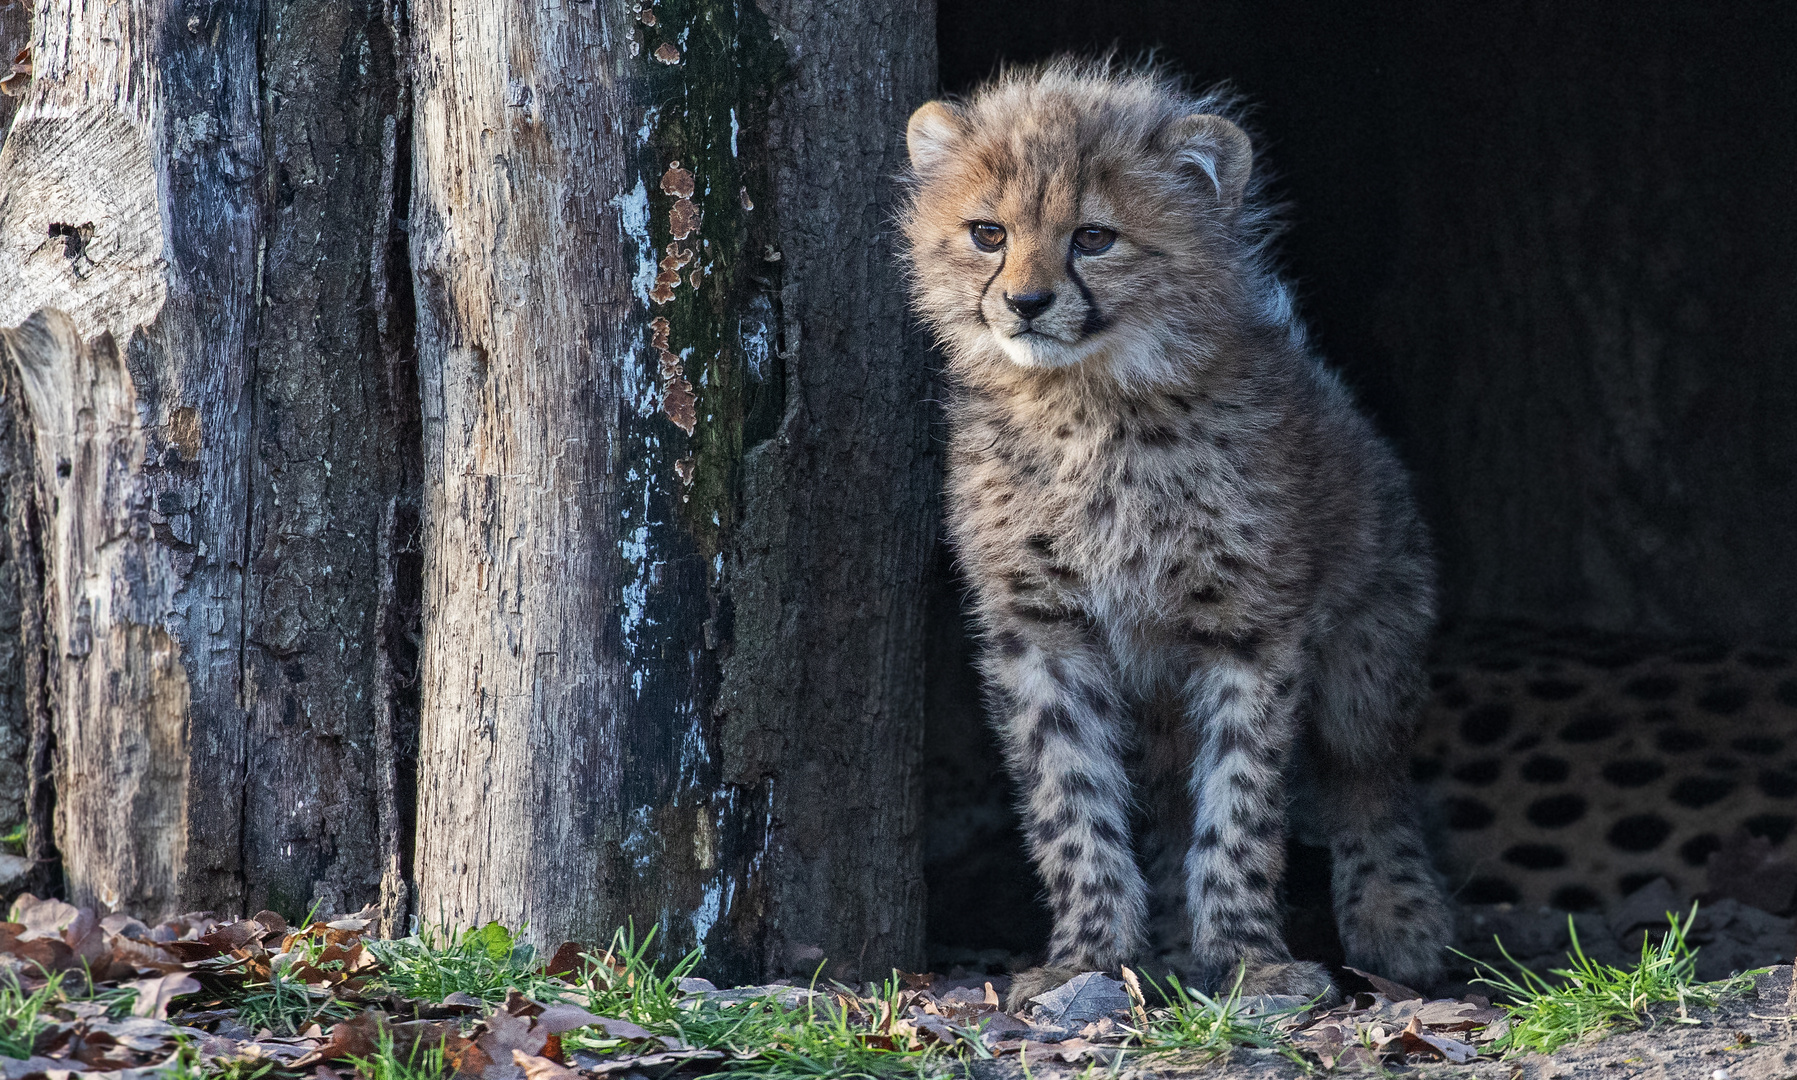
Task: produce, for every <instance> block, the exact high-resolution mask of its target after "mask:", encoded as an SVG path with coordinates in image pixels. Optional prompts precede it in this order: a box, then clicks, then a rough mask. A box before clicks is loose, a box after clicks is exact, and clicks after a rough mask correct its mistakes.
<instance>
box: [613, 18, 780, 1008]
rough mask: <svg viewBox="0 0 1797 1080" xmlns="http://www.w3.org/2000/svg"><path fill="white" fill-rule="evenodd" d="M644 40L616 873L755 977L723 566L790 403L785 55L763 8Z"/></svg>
mask: <svg viewBox="0 0 1797 1080" xmlns="http://www.w3.org/2000/svg"><path fill="white" fill-rule="evenodd" d="M630 32H631V33H632V34H633V35H634V36H635V38H636V44H635V49H634V52H635V60H636V63H637V68H636V72H635V76H636V78H637V79H638V80H639V82H638V93H637V95H636V96H637V100H639V101H641V102H642V103H643V104H644V115H643V123H642V128H641V129H640V130H641V131H642V132H643V133H644V135H645V137H644V139H643V141H642V143H641V145H640V147H639V154H638V159H637V161H636V172H637V174H638V176H639V177H640V179H641V183H642V190H643V191H646V193H647V210H648V219H647V222H646V235H645V234H644V233H643V232H639V233H638V234H637V242H638V245H639V247H640V246H642V244H643V243H644V241H647V243H648V248H649V249H648V250H646V251H640V252H639V257H640V258H641V259H642V260H643V263H642V264H641V270H640V271H639V274H638V285H639V287H640V289H639V295H638V296H637V300H638V301H639V303H641V304H642V305H643V337H642V339H641V346H640V350H641V352H640V357H641V362H639V363H638V364H636V365H634V377H635V379H636V380H637V383H636V385H634V386H633V385H629V379H630V377H631V375H630V374H629V372H630V368H627V375H626V379H627V385H626V395H627V397H629V398H631V399H633V400H634V402H635V405H636V407H635V408H634V409H631V408H626V409H625V410H624V415H623V416H622V417H621V418H620V421H621V428H622V436H623V439H622V443H621V446H622V452H621V458H622V460H620V461H618V462H617V469H618V473H619V475H620V476H621V477H623V478H624V494H623V498H622V500H621V502H620V520H619V522H618V536H619V537H620V538H621V547H622V552H621V553H622V556H623V561H624V564H625V565H624V574H625V582H626V583H625V585H624V591H623V597H622V604H621V607H620V611H619V623H620V631H621V633H620V637H621V640H622V642H623V647H624V649H625V650H626V654H627V659H628V666H629V669H630V672H631V677H632V681H633V691H634V709H633V714H632V715H631V717H630V718H629V720H628V723H627V730H628V731H629V740H628V749H627V750H626V751H625V752H624V753H625V755H626V758H627V766H626V768H624V769H623V770H622V772H623V777H624V779H623V781H622V784H623V788H624V792H623V805H624V806H626V807H631V808H633V809H632V810H631V811H630V815H631V819H630V821H629V822H628V824H627V825H626V830H625V834H624V836H623V839H622V842H621V843H620V844H619V846H618V849H617V851H616V855H615V858H616V859H617V860H618V863H617V865H616V866H615V869H616V870H617V871H618V873H617V874H616V875H615V878H614V880H619V881H626V882H629V883H630V884H629V887H628V889H627V891H628V892H629V894H630V895H629V896H628V897H627V898H626V900H625V902H624V910H625V911H626V912H628V913H630V914H631V915H632V916H633V917H635V918H636V919H637V920H638V921H639V923H641V922H648V921H653V922H658V923H660V924H662V927H663V930H662V936H661V938H660V947H661V949H662V950H663V951H664V953H666V954H668V955H672V956H677V955H679V954H680V953H681V952H684V951H685V950H687V949H690V948H692V947H694V946H697V945H701V944H703V945H704V946H705V947H706V951H707V957H708V968H709V969H710V970H712V971H713V972H715V973H716V974H718V975H720V976H725V977H748V976H750V975H752V974H754V972H755V965H756V963H757V956H758V952H759V949H758V937H759V935H760V934H761V933H763V932H764V931H763V928H762V925H761V923H762V920H761V919H760V917H759V916H760V908H761V903H760V900H759V899H758V897H757V895H756V893H757V886H756V883H755V882H754V881H753V880H752V874H751V871H752V869H753V867H754V865H755V857H756V854H757V852H758V851H759V850H760V846H761V834H760V830H761V829H762V828H763V826H764V822H765V821H766V809H767V793H766V792H765V791H760V790H756V791H745V790H743V789H741V788H739V787H735V786H732V785H729V784H727V783H725V782H724V779H723V776H722V772H721V768H720V766H719V764H718V762H719V759H720V757H721V755H720V754H719V753H718V751H717V742H718V738H717V731H716V727H717V721H716V719H715V717H714V715H713V705H714V703H715V701H716V699H717V694H718V686H719V678H720V674H719V673H720V669H721V663H722V659H723V657H724V656H725V655H727V654H728V652H729V650H730V648H731V627H732V609H731V600H730V596H729V590H728V580H727V578H728V571H727V569H726V567H725V559H726V557H727V553H728V551H729V549H730V542H731V537H732V534H733V530H734V529H735V527H736V525H737V523H738V521H739V519H740V516H741V513H742V505H741V504H742V463H743V455H744V453H745V451H746V449H747V448H748V447H750V446H752V445H753V444H754V442H756V441H757V440H759V439H764V438H766V437H768V436H769V435H770V434H771V433H772V431H773V429H774V427H775V425H776V423H777V421H778V418H779V416H780V415H781V412H782V410H783V407H784V391H783V383H784V372H783V370H782V366H781V363H780V359H779V348H778V345H777V339H778V331H777V327H778V324H779V318H778V303H779V272H778V271H779V268H780V267H779V261H778V259H777V258H776V257H774V256H775V251H774V248H773V246H772V245H773V237H774V230H773V227H772V221H771V214H770V210H771V207H772V202H773V200H772V199H771V198H770V197H768V196H767V195H766V192H767V190H768V179H767V155H766V152H765V142H766V135H765V133H766V128H767V110H768V105H769V102H770V100H771V98H772V96H773V93H774V90H775V88H776V87H777V86H778V83H779V80H780V79H781V78H782V75H783V72H784V70H785V55H784V51H783V49H782V48H781V46H780V45H779V44H778V42H777V41H776V40H775V38H774V35H773V33H772V32H771V30H770V28H769V27H768V25H767V22H766V20H765V18H764V17H763V16H762V15H761V13H760V11H759V10H758V9H757V8H756V7H755V6H754V5H753V4H742V5H738V4H732V3H727V2H720V0H664V2H662V3H658V4H655V5H654V6H646V5H645V6H643V7H642V8H641V9H640V10H638V11H637V12H636V13H635V16H634V24H633V25H632V27H631V28H630ZM638 209H639V211H640V209H641V206H640V204H639V206H638ZM651 263H653V264H654V275H655V278H656V281H655V283H654V285H653V286H649V285H648V281H649V276H650V264H651ZM645 292H646V293H647V295H643V293H645ZM688 394H690V395H691V396H690V397H687V396H686V395H688Z"/></svg>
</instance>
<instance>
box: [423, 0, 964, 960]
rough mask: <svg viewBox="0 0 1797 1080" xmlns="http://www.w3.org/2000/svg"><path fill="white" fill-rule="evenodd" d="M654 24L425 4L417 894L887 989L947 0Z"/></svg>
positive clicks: (918, 554) (911, 686)
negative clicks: (897, 252) (912, 119)
mask: <svg viewBox="0 0 1797 1080" xmlns="http://www.w3.org/2000/svg"><path fill="white" fill-rule="evenodd" d="M646 15H647V17H642V16H640V15H639V14H638V13H637V12H636V5H633V4H626V3H623V2H621V0H601V2H598V3H595V4H577V5H570V6H568V7H566V8H558V9H554V10H553V11H545V12H532V11H527V10H523V9H518V8H516V7H508V8H497V7H495V6H494V5H492V4H491V3H488V2H485V0H435V2H431V3H424V4H420V5H418V6H417V7H416V8H415V10H414V27H415V33H416V37H417V41H418V51H417V56H418V57H419V61H418V77H419V83H418V89H417V100H418V124H417V128H416V131H417V138H416V141H415V154H416V159H417V162H418V170H417V189H416V198H415V201H414V207H413V213H412V223H413V229H412V239H413V263H414V265H415V266H416V267H417V268H418V275H419V277H418V280H419V289H420V300H419V312H420V326H419V336H418V340H419V355H420V377H421V382H422V385H423V390H424V401H425V405H424V416H425V435H426V439H425V443H426V460H427V468H426V481H425V500H424V547H425V552H426V555H425V558H426V570H425V584H424V592H425V599H426V612H427V614H426V621H425V628H424V632H425V642H424V655H423V659H422V667H423V680H422V681H423V689H422V694H423V712H422V715H423V722H424V729H423V735H422V756H421V760H420V767H419V776H420V787H421V792H420V806H419V833H418V856H417V875H418V891H419V904H420V907H421V908H422V909H423V910H425V911H431V912H435V911H441V912H443V914H444V915H445V917H446V918H447V919H448V921H449V922H450V923H451V924H466V923H469V922H475V921H480V920H484V919H488V918H498V919H503V920H506V921H508V922H512V923H514V924H515V923H518V922H526V921H527V922H529V923H530V925H531V927H532V932H533V934H534V935H535V936H536V937H537V938H538V939H539V940H540V941H541V942H544V943H549V944H553V943H555V942H556V941H558V940H560V939H562V938H574V939H580V940H586V941H589V942H596V943H603V941H604V940H605V939H606V938H607V937H608V936H609V934H610V933H611V931H612V929H613V928H614V927H617V926H620V925H623V924H624V923H625V922H626V921H627V920H634V921H635V923H636V925H637V926H638V927H643V926H646V925H649V924H651V923H660V924H661V927H660V937H659V938H658V942H659V945H660V948H661V949H662V950H663V952H664V954H671V955H675V956H678V955H679V954H680V953H682V952H684V951H685V950H687V949H689V948H692V947H695V946H698V945H703V946H705V948H706V955H707V962H708V966H709V967H710V969H711V970H712V971H713V972H715V973H716V974H718V975H719V976H720V977H724V978H747V977H753V976H757V975H768V974H783V973H787V972H798V971H802V972H804V973H806V974H809V973H810V972H812V971H813V970H814V969H815V967H816V965H817V962H818V961H819V960H823V959H828V960H829V961H830V962H831V964H832V966H831V967H830V969H829V972H828V973H829V974H832V975H837V976H840V977H853V976H854V975H855V974H856V973H867V974H871V975H875V976H878V975H880V974H883V973H884V972H885V971H886V970H887V969H888V968H889V967H890V966H891V965H894V964H906V965H915V964H916V963H918V962H919V961H920V960H921V953H922V918H921V916H922V896H921V885H920V877H919V874H918V862H919V856H918V836H917V800H916V788H917V781H916V758H917V753H918V740H919V737H920V735H921V730H922V710H921V682H922V672H921V663H920V655H919V651H918V647H917V640H918V633H917V627H918V622H919V617H920V611H921V603H922V589H921V581H922V578H923V576H924V574H925V571H926V567H927V559H928V552H929V541H930V537H931V536H932V534H933V529H934V525H933V517H932V513H933V511H932V506H933V492H934V486H935V479H934V475H935V470H934V463H933V461H932V460H931V458H930V456H929V448H928V447H929V443H928V433H927V426H928V418H929V406H928V404H927V398H928V397H929V395H928V393H927V392H926V385H927V381H928V377H927V365H926V362H925V356H924V350H923V348H922V343H921V342H920V341H918V340H916V339H915V338H913V337H912V336H911V335H910V333H909V332H908V330H907V326H908V323H907V319H906V316H905V311H904V307H903V303H904V301H903V290H902V288H901V286H900V282H899V278H898V269H897V265H896V261H895V259H894V251H893V246H892V242H891V236H890V234H889V233H888V231H887V219H886V215H887V213H888V209H889V207H890V206H891V205H892V192H891V190H890V178H891V177H892V176H894V175H895V174H896V173H897V172H898V170H899V168H900V167H901V165H902V161H901V156H900V155H901V154H902V146H901V140H899V139H898V138H897V136H896V134H895V133H896V132H899V131H901V130H902V129H903V125H904V121H905V117H906V116H907V114H908V112H909V110H910V109H911V108H913V107H914V106H915V105H916V104H917V103H919V102H921V101H922V100H923V99H924V98H925V97H927V96H928V93H929V91H930V90H931V89H932V87H933V83H934V47H933V41H932V18H931V9H930V7H929V6H928V5H926V4H921V3H906V2H897V3H894V2H886V0H882V2H878V3H871V4H856V5H849V4H833V3H812V2H797V3H779V4H767V5H763V6H761V7H749V6H747V5H744V6H736V5H731V4H725V3H721V2H710V0H664V2H663V3H658V4H656V5H655V7H654V8H653V10H652V11H649V12H647V13H646ZM501 58H502V59H501ZM651 105H653V108H650V106H651ZM850 238H852V239H850Z"/></svg>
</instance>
